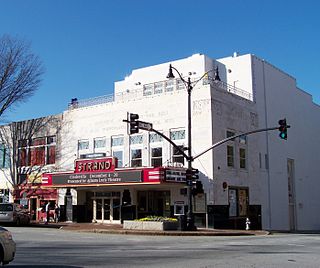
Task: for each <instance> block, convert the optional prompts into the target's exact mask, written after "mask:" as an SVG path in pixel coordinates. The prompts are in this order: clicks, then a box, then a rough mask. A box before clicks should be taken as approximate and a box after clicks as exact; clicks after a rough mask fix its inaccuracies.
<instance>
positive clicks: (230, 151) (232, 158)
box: [227, 145, 234, 167]
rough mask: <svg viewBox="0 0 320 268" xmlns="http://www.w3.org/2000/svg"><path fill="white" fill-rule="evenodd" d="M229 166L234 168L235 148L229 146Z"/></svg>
mask: <svg viewBox="0 0 320 268" xmlns="http://www.w3.org/2000/svg"><path fill="white" fill-rule="evenodd" d="M227 166H228V167H234V147H233V146H231V145H227Z"/></svg>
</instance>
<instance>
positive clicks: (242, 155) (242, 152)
mask: <svg viewBox="0 0 320 268" xmlns="http://www.w3.org/2000/svg"><path fill="white" fill-rule="evenodd" d="M239 160H240V161H239V162H240V168H246V149H244V148H240V149H239Z"/></svg>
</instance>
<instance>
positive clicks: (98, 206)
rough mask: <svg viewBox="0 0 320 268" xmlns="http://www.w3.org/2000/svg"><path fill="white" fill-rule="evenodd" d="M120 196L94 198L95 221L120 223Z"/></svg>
mask: <svg viewBox="0 0 320 268" xmlns="http://www.w3.org/2000/svg"><path fill="white" fill-rule="evenodd" d="M120 217H121V216H120V198H95V199H93V222H106V223H114V222H116V223H118V222H119V223H120Z"/></svg>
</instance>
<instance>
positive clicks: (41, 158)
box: [28, 146, 46, 166]
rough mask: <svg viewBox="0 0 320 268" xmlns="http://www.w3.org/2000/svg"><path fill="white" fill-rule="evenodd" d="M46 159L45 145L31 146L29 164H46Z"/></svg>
mask: <svg viewBox="0 0 320 268" xmlns="http://www.w3.org/2000/svg"><path fill="white" fill-rule="evenodd" d="M45 159H46V158H45V147H44V146H40V147H39V146H38V147H31V148H30V158H29V163H28V164H29V166H44V165H45V161H46V160H45Z"/></svg>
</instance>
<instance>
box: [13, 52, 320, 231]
mask: <svg viewBox="0 0 320 268" xmlns="http://www.w3.org/2000/svg"><path fill="white" fill-rule="evenodd" d="M170 63H171V64H172V65H173V66H174V67H175V68H176V69H178V70H179V72H180V73H181V75H182V76H183V77H185V78H187V77H190V78H191V81H197V80H198V79H199V78H200V77H202V75H203V74H205V73H206V72H208V71H210V70H215V69H216V68H217V67H218V68H219V74H217V73H215V74H214V72H211V71H210V72H209V73H208V75H205V76H204V77H203V79H201V80H200V81H198V82H197V83H196V84H194V88H193V90H192V151H193V152H192V154H193V155H197V154H198V153H200V152H202V151H204V150H205V149H207V148H209V147H210V146H211V145H212V144H215V143H216V142H219V141H221V140H223V139H225V138H227V137H231V136H233V135H238V134H241V133H246V132H248V131H253V130H256V129H264V128H270V127H276V126H277V125H278V120H279V119H282V118H286V119H287V122H288V124H290V125H291V128H290V129H289V130H288V140H283V139H280V138H279V136H278V133H279V132H278V131H269V132H261V133H257V134H252V135H248V136H241V137H239V138H236V139H234V140H231V141H228V142H227V143H225V144H223V145H221V146H219V147H216V148H215V149H214V150H211V151H209V152H207V153H206V154H204V155H203V156H201V157H199V158H197V159H196V160H195V161H194V163H193V166H194V167H195V168H198V169H199V170H200V180H201V182H202V183H203V187H204V194H198V195H196V196H195V197H194V210H195V216H196V224H197V225H198V226H207V227H210V228H213V227H214V228H244V222H245V219H246V218H247V217H249V218H250V221H251V223H252V228H263V229H272V230H319V229H320V215H318V214H317V213H316V208H317V207H318V206H319V205H320V201H317V200H318V199H317V195H318V192H319V190H320V183H319V182H318V181H317V177H318V176H317V174H318V173H319V171H320V167H319V165H317V163H319V162H320V161H319V160H320V156H318V154H317V151H318V150H319V149H320V148H319V147H320V143H319V138H317V137H316V136H311V135H310V133H317V130H318V128H320V126H319V125H320V124H317V123H313V122H317V121H319V119H318V118H320V117H319V116H320V114H319V113H320V109H319V106H318V105H316V104H314V103H313V102H312V97H311V96H310V95H309V94H307V93H305V92H304V91H302V90H300V89H299V88H297V86H296V81H295V79H294V78H293V77H291V76H289V75H288V74H285V73H284V72H282V71H281V70H279V69H277V68H276V67H274V66H272V65H270V64H269V63H267V62H265V61H263V60H260V59H259V58H257V57H256V56H254V55H251V54H247V55H243V56H238V55H237V54H234V55H233V56H232V57H227V58H223V59H218V60H213V59H210V58H208V57H207V56H205V55H201V54H195V55H193V56H191V57H189V58H185V59H181V60H176V61H172V62H170ZM168 70H169V63H164V64H160V65H155V66H150V67H146V68H141V69H136V70H133V72H132V74H131V75H130V76H128V77H126V78H125V79H124V80H123V81H118V82H115V92H114V94H113V95H112V96H104V97H97V98H93V99H90V100H77V99H73V100H72V102H71V103H70V105H69V108H68V110H66V111H65V112H63V114H62V115H61V128H60V129H59V132H58V133H59V142H58V144H59V145H58V146H57V147H56V154H57V155H59V157H57V158H56V160H55V172H49V173H48V172H46V174H44V175H43V176H42V185H41V187H40V188H41V189H48V190H49V189H51V190H52V189H57V197H56V200H54V202H58V203H59V204H60V205H61V208H62V219H64V220H71V221H98V222H110V223H112V222H116V223H117V222H121V221H122V220H123V219H130V218H140V217H144V216H146V215H150V214H153V215H162V216H169V215H171V216H172V215H173V214H174V210H175V206H176V207H178V206H185V205H186V204H187V197H186V195H185V194H184V188H185V169H184V168H182V167H183V166H184V167H186V161H185V159H184V158H183V156H182V155H181V153H179V151H178V150H176V149H175V148H173V146H172V145H170V144H169V143H168V142H167V141H165V140H164V139H163V138H161V137H160V136H159V135H157V134H155V133H152V132H148V131H140V133H138V134H135V135H128V131H127V124H126V123H124V122H123V121H122V120H123V119H126V118H127V113H128V112H130V113H136V114H139V116H140V120H142V121H145V122H150V123H153V128H154V129H157V130H158V131H161V132H162V133H163V134H165V135H166V136H167V137H170V139H171V140H173V141H174V142H175V143H176V144H177V145H179V146H180V145H181V146H182V147H186V146H188V142H187V141H188V137H187V135H188V133H187V92H186V88H185V85H184V84H183V82H182V81H181V79H179V76H178V75H176V77H177V79H174V80H169V79H166V76H167V73H168ZM217 75H219V78H220V79H213V78H217ZM293 104H294V105H293ZM306 118H308V119H309V120H306ZM309 122H310V123H309ZM47 145H48V146H49V145H50V144H47ZM20 149H23V148H22V147H19V150H20ZM49 152H50V150H49ZM41 164H43V163H41ZM185 209H186V208H185Z"/></svg>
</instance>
